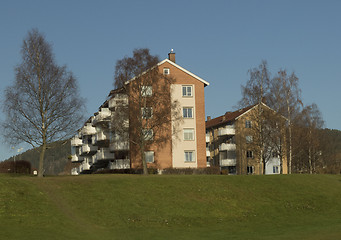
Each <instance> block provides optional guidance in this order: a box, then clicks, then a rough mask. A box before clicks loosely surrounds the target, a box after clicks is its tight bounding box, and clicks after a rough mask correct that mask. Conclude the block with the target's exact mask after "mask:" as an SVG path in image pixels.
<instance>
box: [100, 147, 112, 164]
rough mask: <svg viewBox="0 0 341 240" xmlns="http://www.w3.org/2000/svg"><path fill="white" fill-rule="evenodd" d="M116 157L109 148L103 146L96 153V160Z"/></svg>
mask: <svg viewBox="0 0 341 240" xmlns="http://www.w3.org/2000/svg"><path fill="white" fill-rule="evenodd" d="M113 159H115V154H114V153H112V152H110V150H109V149H108V148H101V149H99V150H98V151H97V153H96V160H97V161H102V160H113Z"/></svg>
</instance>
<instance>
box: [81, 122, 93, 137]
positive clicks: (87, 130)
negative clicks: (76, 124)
mask: <svg viewBox="0 0 341 240" xmlns="http://www.w3.org/2000/svg"><path fill="white" fill-rule="evenodd" d="M81 134H82V135H95V134H96V128H95V127H93V126H92V124H91V123H87V124H86V125H85V126H84V127H83V128H82V129H81Z"/></svg>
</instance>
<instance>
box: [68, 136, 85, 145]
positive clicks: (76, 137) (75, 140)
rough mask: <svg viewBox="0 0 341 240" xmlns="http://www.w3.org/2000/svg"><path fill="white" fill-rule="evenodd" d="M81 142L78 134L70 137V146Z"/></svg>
mask: <svg viewBox="0 0 341 240" xmlns="http://www.w3.org/2000/svg"><path fill="white" fill-rule="evenodd" d="M82 144H83V143H82V139H80V138H79V137H78V136H74V137H73V138H72V139H71V146H73V147H77V146H81V145H82Z"/></svg>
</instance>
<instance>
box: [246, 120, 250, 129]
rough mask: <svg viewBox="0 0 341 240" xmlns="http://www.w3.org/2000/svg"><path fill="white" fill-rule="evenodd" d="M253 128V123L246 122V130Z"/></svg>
mask: <svg viewBox="0 0 341 240" xmlns="http://www.w3.org/2000/svg"><path fill="white" fill-rule="evenodd" d="M251 127H252V122H251V121H250V120H246V121H245V128H251Z"/></svg>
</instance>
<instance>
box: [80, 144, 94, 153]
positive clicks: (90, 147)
mask: <svg viewBox="0 0 341 240" xmlns="http://www.w3.org/2000/svg"><path fill="white" fill-rule="evenodd" d="M97 149H98V148H97V146H93V145H92V144H83V145H82V147H81V148H79V155H80V156H88V155H94V154H95V153H96V152H97Z"/></svg>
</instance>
